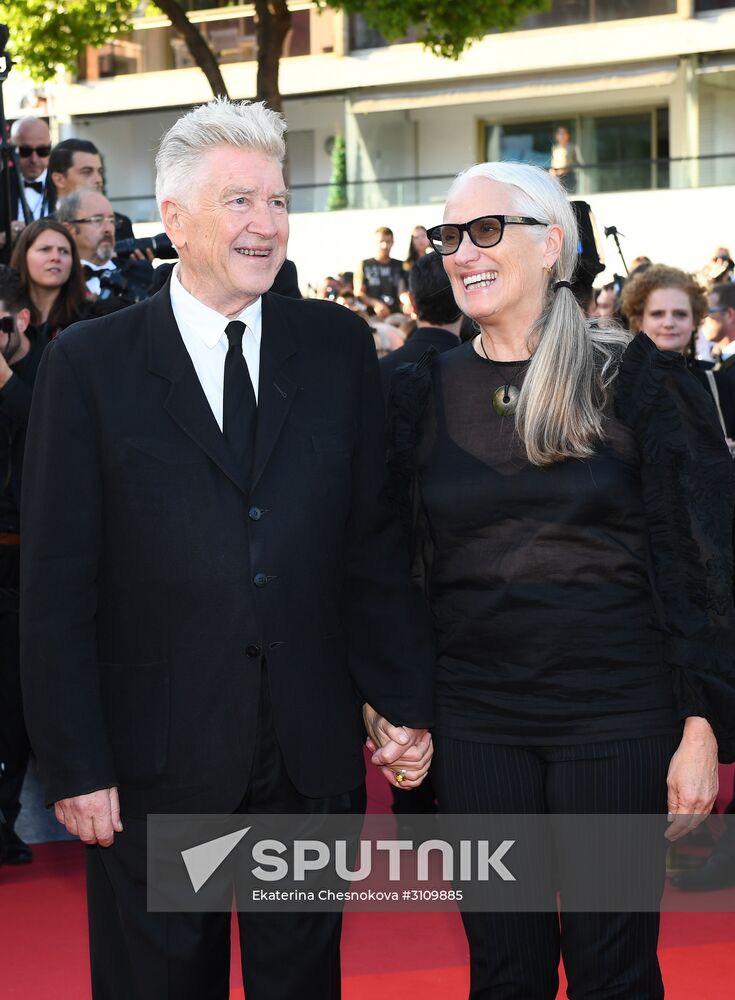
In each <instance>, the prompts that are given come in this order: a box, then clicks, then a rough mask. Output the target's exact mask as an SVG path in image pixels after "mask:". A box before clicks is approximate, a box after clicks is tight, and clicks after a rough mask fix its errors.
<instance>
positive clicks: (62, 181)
mask: <svg viewBox="0 0 735 1000" xmlns="http://www.w3.org/2000/svg"><path fill="white" fill-rule="evenodd" d="M51 183H52V184H53V185H54V187H55V188H56V192H57V194H62V192H63V191H64V190H65V189H66V174H63V173H62V172H61V171H60V170H55V171H54V172H53V173H52V174H51Z"/></svg>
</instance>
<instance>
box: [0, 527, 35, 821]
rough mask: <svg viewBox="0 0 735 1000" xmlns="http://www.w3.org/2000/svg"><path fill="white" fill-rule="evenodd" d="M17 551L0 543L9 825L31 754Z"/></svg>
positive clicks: (0, 776) (2, 787)
mask: <svg viewBox="0 0 735 1000" xmlns="http://www.w3.org/2000/svg"><path fill="white" fill-rule="evenodd" d="M19 555H20V552H19V546H17V545H0V811H2V815H3V817H4V821H5V822H6V823H7V824H8V826H10V827H13V826H14V825H15V821H16V819H17V818H18V813H19V812H20V792H21V789H22V787H23V779H24V777H25V773H26V768H27V766H28V757H29V754H30V744H29V742H28V733H27V732H26V726H25V721H24V719H23V701H22V697H21V689H20V651H19V645H20V644H19V639H18V580H19Z"/></svg>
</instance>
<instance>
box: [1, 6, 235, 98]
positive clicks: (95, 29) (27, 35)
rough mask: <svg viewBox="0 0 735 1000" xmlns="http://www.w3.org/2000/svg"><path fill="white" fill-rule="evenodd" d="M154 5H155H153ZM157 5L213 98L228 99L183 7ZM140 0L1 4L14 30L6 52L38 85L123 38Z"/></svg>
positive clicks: (210, 56) (5, 19)
mask: <svg viewBox="0 0 735 1000" xmlns="http://www.w3.org/2000/svg"><path fill="white" fill-rule="evenodd" d="M150 6H153V4H151V5H150ZM155 6H156V7H158V9H159V10H160V11H161V12H162V13H164V14H165V15H166V16H167V17H168V19H169V20H170V21H171V24H172V25H173V28H174V30H175V31H176V32H177V33H178V34H179V35H181V37H182V38H183V39H184V41H185V42H186V45H187V47H188V49H189V51H190V53H191V55H192V58H193V59H194V60H195V62H196V64H197V66H199V68H200V69H201V70H202V72H203V73H204V75H205V76H206V78H207V80H208V82H209V85H210V87H211V88H212V93H213V94H221V95H222V96H225V97H226V96H227V87H226V86H225V82H224V80H223V79H222V73H221V72H220V68H219V64H218V62H217V57H216V56H215V54H214V53H213V52H212V50H211V49H210V47H209V45H208V44H207V41H206V39H205V38H204V36H203V35H202V33H201V32H200V31H199V29H198V28H197V26H196V25H195V24H193V23H192V22H191V21H190V20H189V18H188V17H187V16H186V11H185V9H184V7H185V4H183V3H179V2H177V0H156V4H155ZM140 7H141V3H140V0H63V2H59V0H24V2H23V3H15V2H13V3H0V23H4V24H7V26H8V29H9V31H10V43H9V45H8V48H9V50H10V52H11V53H12V55H13V58H14V60H15V61H16V62H17V64H18V66H19V67H20V68H22V69H24V70H26V71H27V72H28V74H29V75H30V76H31V77H32V78H33V79H34V80H38V81H39V82H43V81H45V80H52V79H53V78H54V77H55V76H56V71H57V68H58V67H59V66H63V67H64V69H66V70H68V71H70V72H72V73H73V72H75V71H76V69H77V66H78V60H79V56H80V54H81V53H83V52H84V50H85V49H86V48H87V46H91V47H92V48H97V47H99V46H101V45H104V44H105V43H106V42H109V41H111V40H113V39H115V38H119V37H122V36H124V35H125V33H126V32H128V31H130V30H131V28H132V21H131V19H132V16H133V14H135V12H136V10H137V9H139V8H140Z"/></svg>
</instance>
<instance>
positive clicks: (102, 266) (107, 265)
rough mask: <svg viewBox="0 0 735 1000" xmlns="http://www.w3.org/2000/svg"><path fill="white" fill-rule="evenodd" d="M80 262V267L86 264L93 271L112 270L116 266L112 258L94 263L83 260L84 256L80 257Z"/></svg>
mask: <svg viewBox="0 0 735 1000" xmlns="http://www.w3.org/2000/svg"><path fill="white" fill-rule="evenodd" d="M81 263H82V267H84V265H85V264H86V265H87V267H91V268H92V269H93V270H95V271H114V270H115V268H116V267H117V264H116V263H115V261H114V260H108V261H107V262H106V263H105V264H95V263H93V261H91V260H84V258H83V257H82V258H81Z"/></svg>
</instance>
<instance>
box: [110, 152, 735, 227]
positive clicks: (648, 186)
mask: <svg viewBox="0 0 735 1000" xmlns="http://www.w3.org/2000/svg"><path fill="white" fill-rule="evenodd" d="M576 179H577V183H576V191H575V192H574V193H575V194H576V195H579V196H584V195H594V194H602V193H608V192H620V191H660V190H683V189H688V188H699V187H721V186H725V185H735V152H733V153H718V154H713V155H711V156H699V157H676V158H671V159H660V160H618V161H616V162H614V163H588V164H586V165H585V166H584V167H579V168H578V169H577V178H576ZM453 180H454V174H432V175H428V176H424V177H393V178H386V179H384V180H376V181H350V182H348V183H347V184H345V185H344V186H343V187H342V188H341V193H342V194H343V195H344V199H343V200H344V201H345V202H346V204H345V206H344V207H345V208H370V209H383V208H385V209H388V208H396V207H399V206H410V205H431V204H436V206H437V211H438V209H439V206H440V205H442V204H443V202H444V199H445V197H446V194H447V190H448V188H449V185H450V184H451V182H452V181H453ZM290 190H291V212H292V213H306V212H324V211H326V210H327V203H328V201H329V197H330V193H331V191H332V185H330V184H329V183H324V184H294V185H292V186H291V189H290ZM112 201H113V202H114V204H115V207H116V208H118V209H120V210H121V211H124V212H125V213H126V214H127V215H129V216H130V217H131V218H132V219H133V221H134V222H154V221H156V220H157V219H158V218H159V215H158V209H157V207H156V200H155V198H154V196H153V195H152V194H146V195H129V196H125V197H114V196H112Z"/></svg>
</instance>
